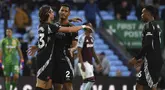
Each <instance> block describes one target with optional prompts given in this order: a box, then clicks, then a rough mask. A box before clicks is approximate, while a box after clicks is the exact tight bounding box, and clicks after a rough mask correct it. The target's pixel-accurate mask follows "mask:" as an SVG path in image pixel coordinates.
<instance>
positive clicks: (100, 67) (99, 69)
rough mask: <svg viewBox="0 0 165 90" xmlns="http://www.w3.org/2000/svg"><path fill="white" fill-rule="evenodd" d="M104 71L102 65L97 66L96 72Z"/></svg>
mask: <svg viewBox="0 0 165 90" xmlns="http://www.w3.org/2000/svg"><path fill="white" fill-rule="evenodd" d="M102 69H103V68H102V66H101V64H99V65H97V66H96V70H97V71H99V72H100V71H102Z"/></svg>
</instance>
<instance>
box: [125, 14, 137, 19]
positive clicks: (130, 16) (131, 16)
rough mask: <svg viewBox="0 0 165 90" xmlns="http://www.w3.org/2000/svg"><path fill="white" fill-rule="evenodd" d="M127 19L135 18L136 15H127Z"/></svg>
mask: <svg viewBox="0 0 165 90" xmlns="http://www.w3.org/2000/svg"><path fill="white" fill-rule="evenodd" d="M127 20H137V17H136V16H134V15H129V16H127Z"/></svg>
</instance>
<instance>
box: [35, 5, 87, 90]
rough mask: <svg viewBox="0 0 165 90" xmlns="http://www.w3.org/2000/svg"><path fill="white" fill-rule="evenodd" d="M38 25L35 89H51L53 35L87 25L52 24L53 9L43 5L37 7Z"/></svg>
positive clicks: (74, 30)
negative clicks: (67, 25) (66, 25)
mask: <svg viewBox="0 0 165 90" xmlns="http://www.w3.org/2000/svg"><path fill="white" fill-rule="evenodd" d="M39 19H40V25H39V28H38V34H39V39H38V54H37V82H36V89H35V90H51V88H52V72H53V70H52V69H53V65H52V59H53V58H52V55H53V53H54V47H55V45H56V43H55V35H56V34H57V32H77V31H78V30H80V29H84V28H89V29H90V27H89V26H85V25H83V26H73V27H62V26H60V25H59V24H57V23H55V24H52V21H53V19H54V11H53V10H52V8H51V7H50V6H47V5H44V6H42V7H41V8H40V9H39Z"/></svg>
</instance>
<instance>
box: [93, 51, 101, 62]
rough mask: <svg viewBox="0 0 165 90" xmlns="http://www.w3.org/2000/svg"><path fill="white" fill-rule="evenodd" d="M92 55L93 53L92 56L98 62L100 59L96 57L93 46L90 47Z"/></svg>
mask: <svg viewBox="0 0 165 90" xmlns="http://www.w3.org/2000/svg"><path fill="white" fill-rule="evenodd" d="M92 55H93V57H94V59H95V61H96V63H97V64H100V60H99V59H98V57H97V55H96V52H95V49H94V48H92Z"/></svg>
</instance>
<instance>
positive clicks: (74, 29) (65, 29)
mask: <svg viewBox="0 0 165 90" xmlns="http://www.w3.org/2000/svg"><path fill="white" fill-rule="evenodd" d="M85 28H88V29H91V27H89V26H86V25H82V26H73V27H60V28H59V30H58V31H59V32H78V31H79V30H81V29H85ZM91 30H92V29H91Z"/></svg>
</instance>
